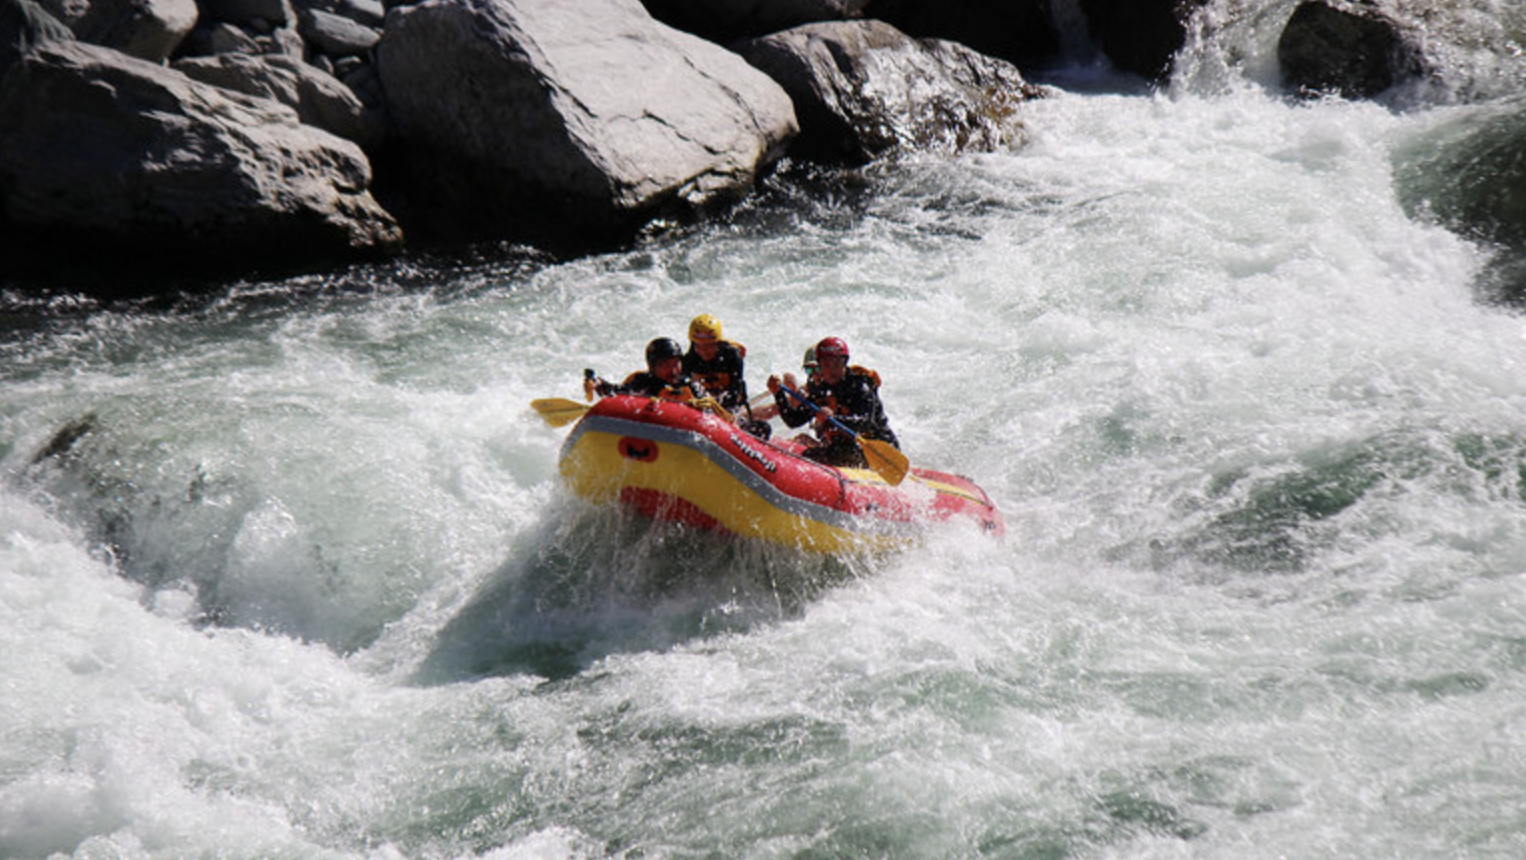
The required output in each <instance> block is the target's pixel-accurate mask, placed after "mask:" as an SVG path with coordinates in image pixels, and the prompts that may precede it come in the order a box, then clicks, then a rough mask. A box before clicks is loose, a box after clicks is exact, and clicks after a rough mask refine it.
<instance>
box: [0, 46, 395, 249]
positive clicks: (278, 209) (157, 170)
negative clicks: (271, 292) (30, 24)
mask: <svg viewBox="0 0 1526 860" xmlns="http://www.w3.org/2000/svg"><path fill="white" fill-rule="evenodd" d="M369 181H370V168H369V165H368V163H367V162H366V159H365V157H364V156H363V155H362V154H361V152H360V150H359V148H358V147H356V146H355V145H354V144H352V143H349V142H348V141H345V140H341V139H340V138H337V137H334V136H333V135H331V134H328V133H327V132H324V131H321V130H319V129H316V128H312V127H310V126H304V125H300V124H299V123H298V121H297V115H296V114H295V113H294V112H293V111H292V110H291V109H290V108H287V107H285V106H282V105H279V104H276V103H275V102H272V101H269V100H266V99H255V98H250V97H247V96H243V95H241V94H238V93H234V92H230V91H228V90H223V89H219V88H217V87H212V86H208V85H205V84H200V83H197V82H195V81H193V80H191V79H190V78H187V77H186V76H185V75H183V74H181V73H179V72H175V71H172V70H170V69H166V68H164V67H162V66H158V65H155V64H151V63H147V62H143V61H140V60H135V59H132V58H130V57H127V56H125V55H123V54H121V53H119V52H116V51H112V50H109V49H106V48H100V47H97V46H93V45H86V44H82V43H78V42H57V43H50V44H47V45H43V46H41V47H39V48H37V49H36V50H34V51H33V52H32V53H31V54H29V55H28V56H27V57H26V58H25V59H24V60H23V61H22V62H21V63H19V64H18V65H16V66H15V67H14V68H13V69H12V70H11V71H10V73H8V74H7V75H6V76H5V77H4V78H3V80H0V199H3V200H4V204H5V215H6V217H7V218H8V219H9V220H10V222H11V223H12V224H13V225H15V226H17V227H21V228H25V229H28V230H32V231H39V232H41V233H44V234H48V233H51V234H53V235H54V236H57V235H60V234H62V235H65V236H70V235H77V236H79V237H80V238H81V239H99V240H103V241H106V242H109V243H113V244H117V245H120V246H132V247H135V248H139V249H141V250H142V251H143V252H144V253H148V252H151V251H156V250H157V251H162V252H165V253H169V254H175V253H187V254H189V253H193V252H195V253H200V254H219V253H227V254H230V255H238V256H252V257H259V256H261V255H269V256H271V257H281V256H284V255H288V254H294V253H300V252H316V253H321V252H339V251H351V250H364V249H377V248H385V247H389V246H392V245H395V244H397V243H399V242H400V241H401V239H402V235H401V232H400V231H399V229H398V227H397V224H396V222H395V221H394V220H393V219H392V217H391V216H390V215H389V214H388V213H387V212H385V211H384V210H383V209H382V208H381V207H380V206H379V205H378V204H377V203H376V201H375V200H374V199H373V198H372V197H371V194H370V192H369V191H368V190H367V186H368V183H369Z"/></svg>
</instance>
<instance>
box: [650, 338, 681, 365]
mask: <svg viewBox="0 0 1526 860" xmlns="http://www.w3.org/2000/svg"><path fill="white" fill-rule="evenodd" d="M683 356H684V348H683V347H681V346H679V345H678V341H676V340H674V339H672V338H671V337H659V338H657V339H656V340H654V341H652V342H651V343H649V344H647V345H646V367H647V369H648V370H652V369H655V368H656V367H657V363H658V362H660V361H662V360H663V359H665V358H683Z"/></svg>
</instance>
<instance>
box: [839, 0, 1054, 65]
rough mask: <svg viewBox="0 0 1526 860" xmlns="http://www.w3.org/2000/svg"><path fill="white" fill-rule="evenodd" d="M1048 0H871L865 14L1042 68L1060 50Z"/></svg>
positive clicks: (913, 32)
mask: <svg viewBox="0 0 1526 860" xmlns="http://www.w3.org/2000/svg"><path fill="white" fill-rule="evenodd" d="M1050 3H1051V0H939V2H936V3H933V2H927V0H870V2H869V4H868V5H867V6H866V7H865V8H864V11H863V16H864V17H865V18H874V19H876V20H880V21H884V22H886V23H888V24H891V25H892V26H894V27H895V28H896V29H898V30H900V31H901V32H903V33H905V34H907V35H909V36H914V37H916V38H919V39H922V38H932V39H947V40H949V41H953V42H958V43H959V44H961V45H964V46H966V47H969V48H973V49H974V50H976V51H978V52H980V53H982V54H985V55H986V56H989V57H997V58H1000V59H1003V60H1007V61H1008V62H1011V63H1014V64H1016V65H1017V66H1018V68H1021V69H1029V70H1032V69H1041V68H1044V67H1045V66H1047V65H1049V64H1051V63H1053V62H1054V61H1055V60H1056V59H1057V58H1058V57H1059V55H1060V34H1059V31H1058V29H1057V28H1056V27H1055V24H1054V15H1053V12H1052V10H1051V7H1050Z"/></svg>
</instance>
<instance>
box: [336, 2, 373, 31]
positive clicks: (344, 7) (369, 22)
mask: <svg viewBox="0 0 1526 860" xmlns="http://www.w3.org/2000/svg"><path fill="white" fill-rule="evenodd" d="M332 11H333V12H334V13H335V14H338V15H343V16H344V17H346V18H349V19H350V20H351V21H354V22H355V23H357V24H364V25H365V26H367V27H374V28H376V29H378V30H380V29H381V26H382V22H383V21H385V20H386V18H387V8H386V7H385V6H383V5H382V4H381V0H339V2H338V3H337V4H336V5H335V6H334V8H333V10H332Z"/></svg>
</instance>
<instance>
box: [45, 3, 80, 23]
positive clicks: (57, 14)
mask: <svg viewBox="0 0 1526 860" xmlns="http://www.w3.org/2000/svg"><path fill="white" fill-rule="evenodd" d="M41 4H42V8H43V9H45V10H47V13H48V14H49V15H52V16H53V17H54V18H57V19H58V20H60V21H62V22H63V23H64V25H65V26H68V27H70V28H73V26H74V22H75V21H78V20H79V19H81V18H83V17H85V13H86V12H89V11H90V0H41Z"/></svg>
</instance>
